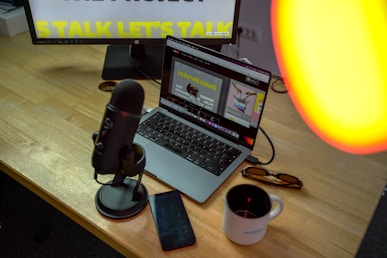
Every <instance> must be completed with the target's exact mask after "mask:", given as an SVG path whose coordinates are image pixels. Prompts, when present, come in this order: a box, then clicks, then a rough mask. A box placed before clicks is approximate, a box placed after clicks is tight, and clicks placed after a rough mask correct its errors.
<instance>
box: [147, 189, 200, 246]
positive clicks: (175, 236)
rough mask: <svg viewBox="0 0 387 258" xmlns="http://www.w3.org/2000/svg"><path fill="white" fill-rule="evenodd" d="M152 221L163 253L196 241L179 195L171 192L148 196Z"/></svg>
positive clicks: (176, 192) (177, 192)
mask: <svg viewBox="0 0 387 258" xmlns="http://www.w3.org/2000/svg"><path fill="white" fill-rule="evenodd" d="M149 203H150V207H151V210H152V216H153V220H154V222H155V225H156V229H157V233H158V235H159V239H160V244H161V247H162V249H163V250H164V251H169V250H174V249H177V248H181V247H185V246H190V245H193V244H194V243H195V241H196V238H195V234H194V232H193V229H192V226H191V223H190V221H189V218H188V215H187V211H186V210H185V207H184V203H183V201H182V199H181V196H180V193H179V191H177V190H173V191H170V192H166V193H160V194H155V195H151V196H149Z"/></svg>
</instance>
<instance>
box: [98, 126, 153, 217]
mask: <svg viewBox="0 0 387 258" xmlns="http://www.w3.org/2000/svg"><path fill="white" fill-rule="evenodd" d="M95 135H97V133H94V134H93V138H95ZM119 156H120V157H119V158H120V165H119V168H118V169H117V172H115V176H114V178H113V180H111V181H109V182H107V183H106V184H103V185H102V186H101V188H100V189H99V190H98V191H97V193H96V196H95V204H96V208H97V210H98V211H99V212H100V213H101V214H102V215H104V216H107V217H109V218H113V219H124V218H129V217H132V216H134V215H136V214H138V213H139V212H140V211H142V210H143V209H144V208H145V206H146V204H147V202H148V191H147V189H146V188H145V186H144V185H143V184H142V183H141V180H142V176H143V173H144V168H145V163H146V159H145V150H144V148H143V147H142V146H141V145H139V144H136V143H133V144H132V146H124V147H123V148H122V149H121V151H120V154H119ZM113 173H114V172H113ZM97 174H98V171H95V179H96V180H97ZM136 175H138V180H135V179H131V178H127V177H133V176H136ZM97 182H98V181H97Z"/></svg>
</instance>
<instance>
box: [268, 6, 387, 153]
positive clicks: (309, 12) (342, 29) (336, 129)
mask: <svg viewBox="0 0 387 258" xmlns="http://www.w3.org/2000/svg"><path fill="white" fill-rule="evenodd" d="M271 17H272V18H271V19H272V21H271V24H272V33H273V42H274V48H275V52H276V57H277V61H278V65H279V67H280V71H281V74H282V77H283V78H284V81H285V85H286V87H287V89H288V91H289V95H290V97H291V99H292V101H293V103H294V104H295V106H296V108H297V110H298V112H299V113H300V115H301V116H302V118H303V119H304V121H305V122H306V123H307V124H308V125H309V127H310V128H311V129H312V130H313V131H314V132H315V133H316V134H317V135H318V136H319V137H320V138H322V139H323V140H324V141H326V142H327V143H329V144H330V145H332V146H334V147H336V148H338V149H340V150H343V151H346V152H349V153H354V154H369V153H375V152H381V151H386V150H387V1H385V0H370V1H358V0H341V1H337V0H325V1H323V0H316V1H302V0H273V1H272V6H271Z"/></svg>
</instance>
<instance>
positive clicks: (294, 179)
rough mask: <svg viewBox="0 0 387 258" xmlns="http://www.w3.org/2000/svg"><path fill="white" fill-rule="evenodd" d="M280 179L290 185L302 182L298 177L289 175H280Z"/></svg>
mask: <svg viewBox="0 0 387 258" xmlns="http://www.w3.org/2000/svg"><path fill="white" fill-rule="evenodd" d="M278 178H279V179H281V180H283V181H286V182H289V183H297V182H298V181H300V180H299V179H298V178H297V177H295V176H292V175H288V174H280V175H279V176H278Z"/></svg>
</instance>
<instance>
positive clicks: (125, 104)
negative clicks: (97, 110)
mask: <svg viewBox="0 0 387 258" xmlns="http://www.w3.org/2000/svg"><path fill="white" fill-rule="evenodd" d="M143 104H144V90H143V88H142V87H141V85H140V84H139V83H137V82H135V81H133V80H129V79H127V80H122V81H121V82H119V83H118V84H117V85H116V87H115V88H114V90H113V92H112V97H111V99H110V102H109V103H108V104H107V105H106V110H105V114H104V117H103V119H102V122H101V127H100V129H99V131H98V133H97V134H96V137H95V141H94V151H93V155H92V165H93V167H94V169H95V172H96V173H98V174H115V173H117V172H118V170H119V169H120V167H122V165H121V151H122V150H123V149H126V150H127V149H128V148H129V149H131V147H132V143H133V139H134V136H135V133H136V131H137V127H138V123H139V121H140V119H141V114H142V107H143Z"/></svg>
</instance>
